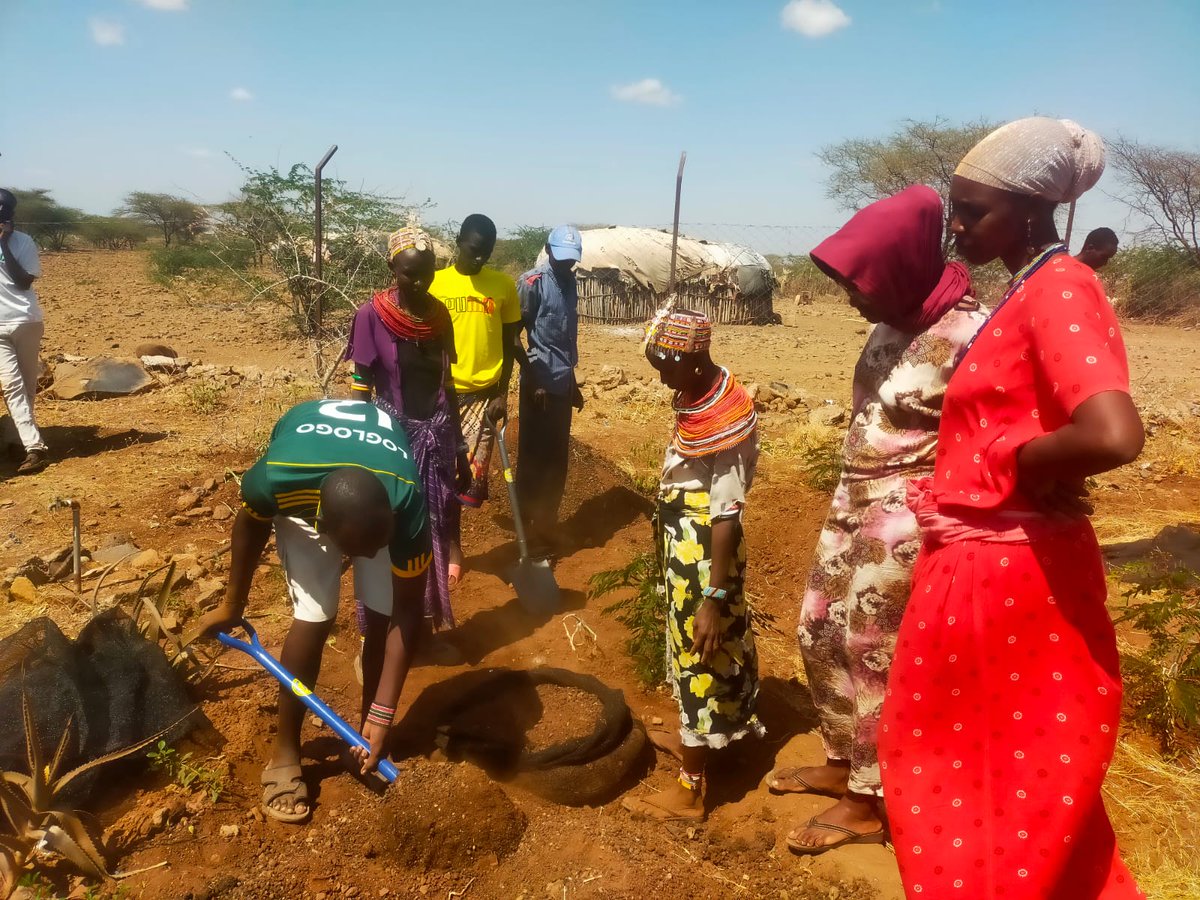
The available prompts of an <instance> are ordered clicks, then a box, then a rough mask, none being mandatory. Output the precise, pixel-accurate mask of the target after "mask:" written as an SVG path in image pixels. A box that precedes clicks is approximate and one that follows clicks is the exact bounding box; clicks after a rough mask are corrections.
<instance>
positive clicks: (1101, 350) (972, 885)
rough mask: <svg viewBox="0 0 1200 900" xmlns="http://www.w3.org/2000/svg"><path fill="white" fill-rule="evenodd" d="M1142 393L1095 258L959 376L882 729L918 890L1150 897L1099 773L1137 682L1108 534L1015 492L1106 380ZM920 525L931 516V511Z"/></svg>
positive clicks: (899, 828) (903, 854) (950, 397)
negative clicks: (1111, 597)
mask: <svg viewBox="0 0 1200 900" xmlns="http://www.w3.org/2000/svg"><path fill="white" fill-rule="evenodd" d="M1109 390H1119V391H1125V392H1128V390H1129V370H1128V365H1127V363H1126V359H1125V347H1124V343H1123V341H1122V339H1121V334H1120V331H1119V329H1118V326H1117V321H1116V317H1115V316H1114V314H1113V312H1112V309H1111V307H1110V306H1109V303H1108V301H1107V300H1106V298H1105V295H1104V291H1103V290H1102V289H1101V287H1100V285H1099V283H1098V281H1097V279H1096V277H1095V274H1094V273H1093V272H1092V270H1091V269H1089V268H1087V267H1086V266H1084V265H1082V264H1081V263H1078V262H1076V261H1075V260H1074V259H1072V258H1071V257H1070V256H1068V255H1067V254H1065V253H1059V254H1057V255H1054V256H1051V257H1050V258H1049V259H1048V260H1047V261H1046V262H1044V263H1043V264H1042V265H1041V266H1040V267H1039V268H1038V269H1037V270H1036V271H1035V272H1033V274H1031V275H1030V276H1029V277H1028V278H1027V279H1026V280H1025V281H1024V282H1023V283H1022V284H1021V285H1020V286H1019V287H1018V288H1017V289H1016V290H1015V291H1014V292H1013V293H1012V295H1011V296H1010V297H1009V298H1008V299H1007V301H1006V302H1005V303H1004V304H1003V305H1002V306H1001V307H1000V308H999V309H998V310H997V311H996V313H995V314H994V315H993V316H992V318H991V319H990V320H989V321H988V322H987V324H986V325H985V326H984V328H983V330H982V331H981V333H980V334H979V336H978V337H977V339H976V341H975V343H974V344H973V345H972V346H971V348H970V349H969V350H968V352H967V354H966V356H965V357H964V359H963V361H962V363H961V364H960V365H959V367H958V370H957V372H956V374H955V375H954V377H953V378H952V379H951V381H950V385H949V388H948V389H947V392H946V398H945V403H944V406H943V411H942V423H941V428H940V431H939V449H938V451H937V452H938V456H937V465H936V470H935V473H934V475H933V477H932V483H931V484H929V485H928V488H929V493H928V495H927V502H928V503H929V504H930V506H931V508H932V510H933V512H934V514H935V515H934V517H932V518H931V521H934V520H935V519H936V521H937V523H938V526H931V527H929V528H927V529H926V531H925V542H924V545H923V548H922V551H921V556H920V558H919V559H918V561H917V564H916V568H915V570H914V574H913V593H912V597H911V599H910V600H909V605H908V607H907V610H906V612H905V615H904V620H903V622H902V624H901V627H900V632H899V635H898V637H897V650H896V657H895V660H894V662H893V664H892V670H891V676H890V679H889V682H888V690H887V697H886V699H885V701H884V709H883V716H882V720H881V724H880V734H879V758H880V761H881V768H882V776H883V787H884V798H885V801H886V804H887V812H888V816H889V819H890V821H891V825H892V834H893V837H894V840H895V845H896V853H897V858H898V861H899V864H900V872H901V876H902V878H903V880H904V887H905V891H906V893H907V894H908V896H909V897H917V896H921V897H934V898H939V900H941V898H951V897H963V898H973V900H974V898H992V897H1010V898H1021V900H1026V898H1055V900H1068V898H1070V900H1091V898H1100V897H1103V898H1125V897H1141V896H1142V894H1141V892H1140V891H1139V890H1138V888H1137V886H1136V885H1135V884H1134V881H1133V878H1132V877H1131V876H1130V874H1129V872H1128V871H1127V870H1126V868H1125V866H1124V865H1123V864H1122V862H1121V860H1120V858H1119V856H1118V854H1117V850H1116V842H1115V839H1114V836H1113V831H1112V828H1111V826H1110V825H1109V821H1108V815H1107V813H1106V812H1105V810H1104V805H1103V802H1102V800H1101V794H1100V786H1101V782H1102V781H1103V779H1104V773H1105V770H1106V769H1107V768H1108V763H1109V760H1110V759H1111V757H1112V753H1113V749H1114V746H1115V744H1116V738H1117V728H1118V724H1119V717H1120V707H1121V681H1120V673H1119V670H1118V661H1117V649H1116V640H1115V636H1114V632H1113V627H1112V623H1111V621H1110V619H1109V617H1108V614H1107V612H1106V610H1105V607H1104V603H1105V598H1106V594H1107V592H1106V585H1105V579H1104V570H1103V566H1102V562H1101V558H1100V550H1099V546H1098V544H1097V542H1096V537H1095V534H1094V532H1093V531H1092V528H1091V524H1090V523H1089V522H1088V521H1087V520H1079V521H1075V522H1068V523H1065V524H1064V523H1062V522H1051V521H1048V520H1046V519H1044V518H1042V517H1040V516H1038V515H1036V513H1034V511H1033V506H1032V504H1030V502H1029V501H1028V500H1027V499H1026V498H1024V497H1023V496H1022V495H1021V494H1020V492H1019V490H1018V488H1017V478H1016V452H1017V450H1018V449H1019V448H1020V447H1021V446H1022V445H1023V444H1025V443H1027V442H1029V441H1030V440H1032V439H1033V438H1036V437H1039V436H1041V435H1044V434H1048V433H1050V432H1052V431H1054V430H1055V429H1057V428H1059V427H1061V426H1062V425H1064V424H1066V423H1067V422H1069V421H1070V417H1071V413H1072V412H1073V411H1074V410H1075V407H1076V406H1078V405H1079V404H1080V403H1082V402H1083V401H1084V400H1086V399H1088V398H1089V397H1092V396H1094V395H1095V394H1097V393H1100V392H1103V391H1109ZM918 517H919V518H920V517H921V515H920V510H919V511H918Z"/></svg>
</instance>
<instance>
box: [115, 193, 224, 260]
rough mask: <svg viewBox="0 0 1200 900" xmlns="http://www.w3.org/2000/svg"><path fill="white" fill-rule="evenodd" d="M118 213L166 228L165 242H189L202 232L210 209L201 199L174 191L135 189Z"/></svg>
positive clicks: (164, 231)
mask: <svg viewBox="0 0 1200 900" xmlns="http://www.w3.org/2000/svg"><path fill="white" fill-rule="evenodd" d="M117 215H119V216H124V217H125V218H128V219H133V220H135V221H138V222H144V223H146V224H147V225H151V226H153V227H154V228H157V229H158V230H159V231H161V232H162V236H163V245H164V246H166V247H170V246H171V242H172V241H175V242H176V243H178V244H187V243H190V242H191V241H192V239H193V238H194V237H195V236H196V235H197V234H198V233H199V231H200V229H201V228H202V227H203V226H204V223H205V222H206V221H207V219H208V213H207V211H206V210H205V209H204V207H203V206H201V205H200V204H198V203H193V202H192V201H191V200H187V199H185V198H184V197H174V196H172V195H171V194H152V193H149V192H147V191H134V192H132V193H131V194H129V195H128V196H126V197H125V202H124V203H123V204H121V206H120V207H119V208H118V209H117Z"/></svg>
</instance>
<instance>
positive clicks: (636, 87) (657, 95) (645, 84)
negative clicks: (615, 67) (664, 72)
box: [612, 78, 679, 106]
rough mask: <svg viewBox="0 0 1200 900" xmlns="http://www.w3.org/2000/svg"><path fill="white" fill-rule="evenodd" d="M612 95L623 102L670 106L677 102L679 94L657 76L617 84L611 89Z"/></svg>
mask: <svg viewBox="0 0 1200 900" xmlns="http://www.w3.org/2000/svg"><path fill="white" fill-rule="evenodd" d="M612 95H613V96H614V97H616V98H617V99H618V100H621V101H623V102H625V103H644V104H646V105H647V106H671V105H672V104H674V103H678V102H679V95H678V94H676V93H675V92H674V91H672V90H671V89H670V88H668V87H667V86H666V85H665V84H663V83H662V82H661V81H659V80H658V79H657V78H643V79H642V80H641V81H631V82H630V83H629V84H619V85H617V86H616V87H614V88H613V89H612Z"/></svg>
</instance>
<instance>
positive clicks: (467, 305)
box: [429, 213, 521, 587]
mask: <svg viewBox="0 0 1200 900" xmlns="http://www.w3.org/2000/svg"><path fill="white" fill-rule="evenodd" d="M495 249H496V225H495V223H494V222H493V221H492V220H491V219H489V218H488V217H487V216H484V215H480V214H479V213H473V214H471V215H469V216H467V217H466V218H465V219H463V223H462V226H461V227H460V228H459V232H458V256H457V258H456V259H455V261H454V263H453V264H452V265H449V266H447V267H446V268H444V269H440V270H438V272H437V274H436V275H434V277H433V284H432V285H430V288H429V293H430V294H432V295H433V296H434V297H436V298H437V299H438V300H440V301H441V302H442V304H443V305H444V306H445V307H446V309H447V310H448V311H449V312H450V321H451V322H452V324H453V328H454V350H455V361H454V363H453V364H452V365H451V367H450V375H451V378H452V380H453V385H454V390H455V392H456V393H457V395H458V411H459V421H460V423H461V427H462V434H463V438H464V439H465V441H466V449H467V458H468V460H469V461H470V464H471V484H470V486H469V487H468V488H467V489H466V490H465V491H460V492H459V500H460V501H461V502H462V503H463V504H465V505H466V506H471V507H476V508H478V507H480V506H482V505H483V504H484V502H485V501H486V500H487V499H488V472H489V470H490V468H491V461H492V451H493V449H494V448H495V443H496V429H495V424H496V423H497V422H499V421H501V420H502V419H504V418H505V416H506V415H507V414H508V386H509V383H510V381H511V380H512V370H513V363H514V361H515V360H516V356H517V348H518V347H519V346H520V334H521V301H520V300H519V299H518V298H517V286H516V284H515V283H514V282H513V280H512V279H511V278H510V277H508V276H507V275H505V274H504V273H503V272H498V271H497V270H495V269H492V268H489V267H488V266H487V265H486V263H487V261H488V260H489V259H491V257H492V251H493V250H495ZM462 561H463V557H462V532H461V528H459V529H458V530H457V531H456V532H455V533H454V534H453V535H452V537H451V540H450V561H449V573H450V574H449V583H450V587H454V586H455V585H456V584H457V583H458V581H459V579H460V578H461V577H462Z"/></svg>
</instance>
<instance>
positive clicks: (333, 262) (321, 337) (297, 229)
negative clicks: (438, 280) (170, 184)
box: [215, 161, 428, 378]
mask: <svg viewBox="0 0 1200 900" xmlns="http://www.w3.org/2000/svg"><path fill="white" fill-rule="evenodd" d="M235 162H236V161H235ZM238 165H239V166H240V168H241V169H242V172H243V173H244V175H245V178H246V180H245V181H244V182H243V184H242V187H241V190H240V191H239V192H238V195H237V197H236V198H235V199H234V200H232V201H230V202H229V203H226V204H222V205H221V206H220V207H218V208H217V209H216V210H215V213H216V216H215V223H216V243H217V245H218V248H219V249H218V251H217V253H218V255H219V256H220V255H222V253H223V252H224V250H230V251H235V250H237V249H238V248H245V247H246V246H247V245H249V246H251V247H252V248H253V249H254V252H255V255H256V256H257V257H258V258H259V260H260V263H265V264H266V267H267V269H268V270H269V274H268V275H266V276H265V277H264V276H263V275H262V273H244V272H241V271H238V270H237V267H234V266H230V269H231V270H232V271H234V272H235V274H236V275H237V277H239V278H240V279H242V280H243V282H244V283H246V284H247V285H248V286H249V287H251V288H252V289H253V290H254V297H255V298H257V297H261V296H276V295H277V294H278V292H279V291H280V290H282V292H283V295H284V298H285V300H286V302H287V303H288V304H289V306H290V308H291V312H292V317H293V320H294V321H295V323H296V325H297V326H298V327H299V329H300V330H301V332H302V333H303V334H304V335H306V336H307V337H309V338H310V339H311V340H312V344H313V350H314V357H315V364H316V370H317V374H318V376H319V377H321V378H327V377H328V376H329V375H330V374H331V373H332V372H333V371H334V370H335V368H336V362H337V355H338V354H340V352H341V350H342V348H343V347H344V346H345V336H346V331H347V329H348V327H349V322H350V318H351V316H352V315H353V312H354V309H355V308H356V306H357V305H358V304H360V303H362V302H363V301H364V300H366V299H367V298H369V297H370V295H371V292H372V291H373V290H377V289H379V288H381V287H383V286H384V285H386V284H387V283H388V281H389V280H390V278H391V274H390V273H389V271H388V268H387V261H386V258H385V255H384V250H385V249H386V247H385V245H386V242H387V235H388V233H389V232H391V231H393V230H395V229H396V228H398V227H399V226H401V225H403V224H404V223H405V222H409V221H414V220H415V219H417V218H418V217H419V214H420V212H421V211H422V210H423V209H425V208H426V207H427V206H428V201H425V202H423V203H417V204H411V203H408V202H407V201H405V200H404V199H403V198H399V197H386V196H382V195H379V194H372V193H368V192H364V191H355V190H351V189H350V188H348V187H347V186H346V183H345V182H344V181H340V180H337V179H329V178H326V179H324V180H323V182H322V198H323V204H322V218H323V238H324V243H323V247H322V253H321V262H322V272H321V278H320V279H318V278H317V277H316V272H315V262H316V253H315V241H314V238H315V231H314V224H313V213H314V207H315V203H316V191H315V186H314V180H313V172H312V169H310V168H309V167H308V166H306V165H304V164H302V163H298V164H296V165H294V166H292V167H291V168H290V169H288V170H287V171H286V172H282V171H280V170H279V169H276V168H274V167H272V168H269V169H252V168H249V167H247V166H242V165H241V164H240V163H239V164H238ZM318 300H319V301H320V302H321V306H322V307H323V312H322V315H321V317H320V318H318V316H317V314H316V310H317V306H318Z"/></svg>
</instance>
